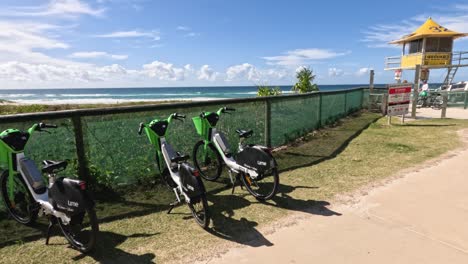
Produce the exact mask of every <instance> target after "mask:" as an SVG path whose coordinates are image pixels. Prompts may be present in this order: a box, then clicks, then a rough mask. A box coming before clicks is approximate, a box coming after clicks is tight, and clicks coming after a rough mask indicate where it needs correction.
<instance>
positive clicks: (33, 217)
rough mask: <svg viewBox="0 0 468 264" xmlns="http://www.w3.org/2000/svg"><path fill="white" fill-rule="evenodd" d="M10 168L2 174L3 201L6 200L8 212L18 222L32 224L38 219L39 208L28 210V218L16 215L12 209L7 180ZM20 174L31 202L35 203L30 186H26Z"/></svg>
mask: <svg viewBox="0 0 468 264" xmlns="http://www.w3.org/2000/svg"><path fill="white" fill-rule="evenodd" d="M8 172H9V171H8V170H5V171H4V172H3V173H2V176H1V179H0V182H1V183H0V184H1V187H0V188H1V193H2V198H3V202H4V205H5V208H6V209H7V211H8V214H9V215H10V216H11V217H12V218H13V219H14V220H15V221H16V222H18V223H20V224H23V225H31V224H33V223H34V222H35V221H36V219H37V213H38V211H39V208H36V209H33V210H32V211H30V212H28V213H29V215H28V216H27V218H24V219H23V218H21V217H19V216H18V215H16V214H15V213H14V212H13V211H12V209H11V202H10V201H9V200H10V199H9V198H8V192H7V185H8V183H7V181H8ZM18 176H19V179H20V181H21V183H22V184H23V185H24V188H25V189H26V191H27V192H28V195H29V198H30V201H31V204H34V203H35V201H34V199H33V198H32V195H31V193H30V191H29V189H28V186H26V183H25V182H24V180H23V178H22V177H21V176H20V175H18Z"/></svg>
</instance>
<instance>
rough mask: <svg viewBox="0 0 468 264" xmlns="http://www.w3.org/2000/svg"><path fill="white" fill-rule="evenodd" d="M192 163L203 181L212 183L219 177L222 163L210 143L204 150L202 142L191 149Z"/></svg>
mask: <svg viewBox="0 0 468 264" xmlns="http://www.w3.org/2000/svg"><path fill="white" fill-rule="evenodd" d="M193 163H194V164H195V167H196V168H197V169H198V171H200V175H201V176H202V177H203V179H205V180H208V181H214V180H216V179H218V178H219V176H221V172H222V169H223V161H222V159H221V155H220V154H219V152H218V150H217V149H216V147H215V146H214V145H213V144H212V143H209V144H208V146H207V148H206V150H205V142H204V141H203V140H200V141H198V142H197V144H195V147H194V148H193Z"/></svg>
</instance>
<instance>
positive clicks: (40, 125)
mask: <svg viewBox="0 0 468 264" xmlns="http://www.w3.org/2000/svg"><path fill="white" fill-rule="evenodd" d="M37 127H38V128H39V129H42V128H57V127H58V126H57V125H53V124H45V123H39V124H38V125H37Z"/></svg>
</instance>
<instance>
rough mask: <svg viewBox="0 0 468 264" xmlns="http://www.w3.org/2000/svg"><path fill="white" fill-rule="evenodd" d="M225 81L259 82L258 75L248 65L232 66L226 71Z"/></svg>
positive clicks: (254, 69)
mask: <svg viewBox="0 0 468 264" xmlns="http://www.w3.org/2000/svg"><path fill="white" fill-rule="evenodd" d="M226 76H227V78H226V81H233V80H239V79H244V80H249V81H259V80H260V74H259V72H258V71H257V69H256V68H255V66H253V65H252V64H249V63H243V64H239V65H234V66H231V67H229V68H227V70H226Z"/></svg>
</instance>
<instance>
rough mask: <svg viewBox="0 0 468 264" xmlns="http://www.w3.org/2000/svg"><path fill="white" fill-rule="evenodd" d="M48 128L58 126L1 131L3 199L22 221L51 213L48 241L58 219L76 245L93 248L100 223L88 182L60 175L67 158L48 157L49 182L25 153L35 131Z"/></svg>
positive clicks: (65, 234)
mask: <svg viewBox="0 0 468 264" xmlns="http://www.w3.org/2000/svg"><path fill="white" fill-rule="evenodd" d="M46 128H57V126H55V125H48V124H44V123H39V124H34V125H33V126H32V127H31V128H29V129H28V130H27V131H20V130H17V129H7V130H5V131H3V132H2V133H0V163H2V165H3V166H1V167H2V169H3V170H4V171H3V173H2V176H1V179H0V188H1V193H2V198H3V201H4V202H5V206H6V209H7V211H8V213H9V214H10V216H11V217H12V218H13V219H14V220H16V221H17V222H19V223H21V224H26V225H28V224H32V223H33V222H34V221H35V220H36V218H37V216H38V215H46V216H47V217H49V228H48V230H47V238H46V245H47V244H48V243H49V237H50V233H51V229H52V227H53V226H54V225H55V224H57V223H58V225H59V227H60V230H61V231H62V233H63V235H64V236H65V238H66V239H67V240H68V241H69V242H70V244H71V245H72V247H73V248H75V249H78V250H79V251H81V252H89V251H90V250H92V249H93V248H94V246H95V245H96V237H97V233H98V231H99V226H98V221H97V217H96V212H95V211H94V201H93V200H92V199H91V198H90V196H89V194H88V192H87V188H86V183H85V182H84V181H79V180H73V179H68V178H63V177H58V178H57V177H56V174H57V173H58V172H60V171H62V170H64V169H65V168H66V167H67V164H68V163H67V161H52V160H44V161H43V164H44V167H43V168H42V172H43V173H45V174H47V175H48V185H47V186H46V184H45V183H44V181H43V178H42V174H41V172H40V171H39V169H38V168H37V167H36V164H35V163H34V161H33V160H31V159H29V158H27V157H26V156H25V155H24V148H25V146H26V144H27V143H28V140H29V139H30V138H31V136H32V135H33V134H34V133H35V132H46V131H47V130H45V129H46Z"/></svg>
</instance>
